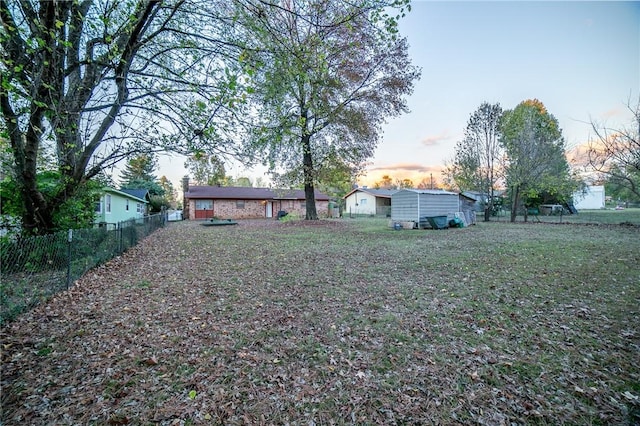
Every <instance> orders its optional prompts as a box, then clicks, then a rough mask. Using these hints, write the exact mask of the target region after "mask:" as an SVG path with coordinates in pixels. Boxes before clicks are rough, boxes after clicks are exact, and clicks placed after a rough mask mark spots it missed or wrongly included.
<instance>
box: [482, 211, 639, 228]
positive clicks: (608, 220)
mask: <svg viewBox="0 0 640 426" xmlns="http://www.w3.org/2000/svg"><path fill="white" fill-rule="evenodd" d="M479 219H481V217H479ZM517 219H518V220H517V221H518V222H522V221H524V216H518V218H517ZM492 220H496V221H501V222H505V221H509V212H503V215H502V216H500V217H497V218H496V217H494V218H492ZM528 220H529V221H531V222H538V221H540V222H545V223H547V222H548V223H583V224H601V225H602V224H604V225H606V224H615V225H619V224H633V225H638V226H640V209H638V208H628V209H623V210H614V209H606V210H580V212H579V213H578V214H564V215H562V216H560V215H553V216H542V215H540V216H538V217H537V219H536V218H535V217H532V216H530V217H529V218H528Z"/></svg>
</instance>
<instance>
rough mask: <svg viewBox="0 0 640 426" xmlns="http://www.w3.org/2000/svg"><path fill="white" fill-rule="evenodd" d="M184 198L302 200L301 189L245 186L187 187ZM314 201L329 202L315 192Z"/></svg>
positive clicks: (303, 197)
mask: <svg viewBox="0 0 640 426" xmlns="http://www.w3.org/2000/svg"><path fill="white" fill-rule="evenodd" d="M184 196H185V198H191V199H226V200H304V199H305V195H304V191H303V190H302V189H271V188H251V187H245V186H189V191H187V192H185V194H184ZM315 197H316V201H329V196H327V195H326V194H323V193H322V192H320V191H315Z"/></svg>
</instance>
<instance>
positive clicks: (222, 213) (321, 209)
mask: <svg viewBox="0 0 640 426" xmlns="http://www.w3.org/2000/svg"><path fill="white" fill-rule="evenodd" d="M263 202H264V201H262V200H245V201H244V208H239V207H238V205H237V203H236V201H235V200H215V201H214V202H213V214H214V215H215V217H217V218H220V219H263V218H266V217H267V215H266V205H264V204H263ZM188 204H189V205H188V212H189V217H188V219H190V220H194V219H195V211H196V202H195V200H189V203H188ZM279 210H284V211H286V212H288V213H295V214H296V215H298V216H300V217H303V218H304V216H305V214H306V207H305V202H304V201H300V200H277V201H273V218H274V219H275V218H276V217H277V215H278V211H279ZM316 210H317V212H318V216H319V217H327V216H328V210H329V202H328V201H316Z"/></svg>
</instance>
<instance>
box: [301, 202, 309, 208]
mask: <svg viewBox="0 0 640 426" xmlns="http://www.w3.org/2000/svg"><path fill="white" fill-rule="evenodd" d="M300 208H301V209H306V208H307V202H306V201H300Z"/></svg>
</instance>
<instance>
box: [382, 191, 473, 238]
mask: <svg viewBox="0 0 640 426" xmlns="http://www.w3.org/2000/svg"><path fill="white" fill-rule="evenodd" d="M460 211H461V210H460V199H459V196H458V194H457V193H455V192H448V191H440V190H436V189H402V190H400V191H398V192H395V193H393V194H392V195H391V220H392V221H393V222H414V223H415V224H416V225H415V226H417V227H418V228H426V227H429V226H430V225H429V222H428V221H427V219H426V218H427V217H430V216H447V221H449V220H451V219H453V218H454V217H455V216H454V215H455V213H457V212H460Z"/></svg>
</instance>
